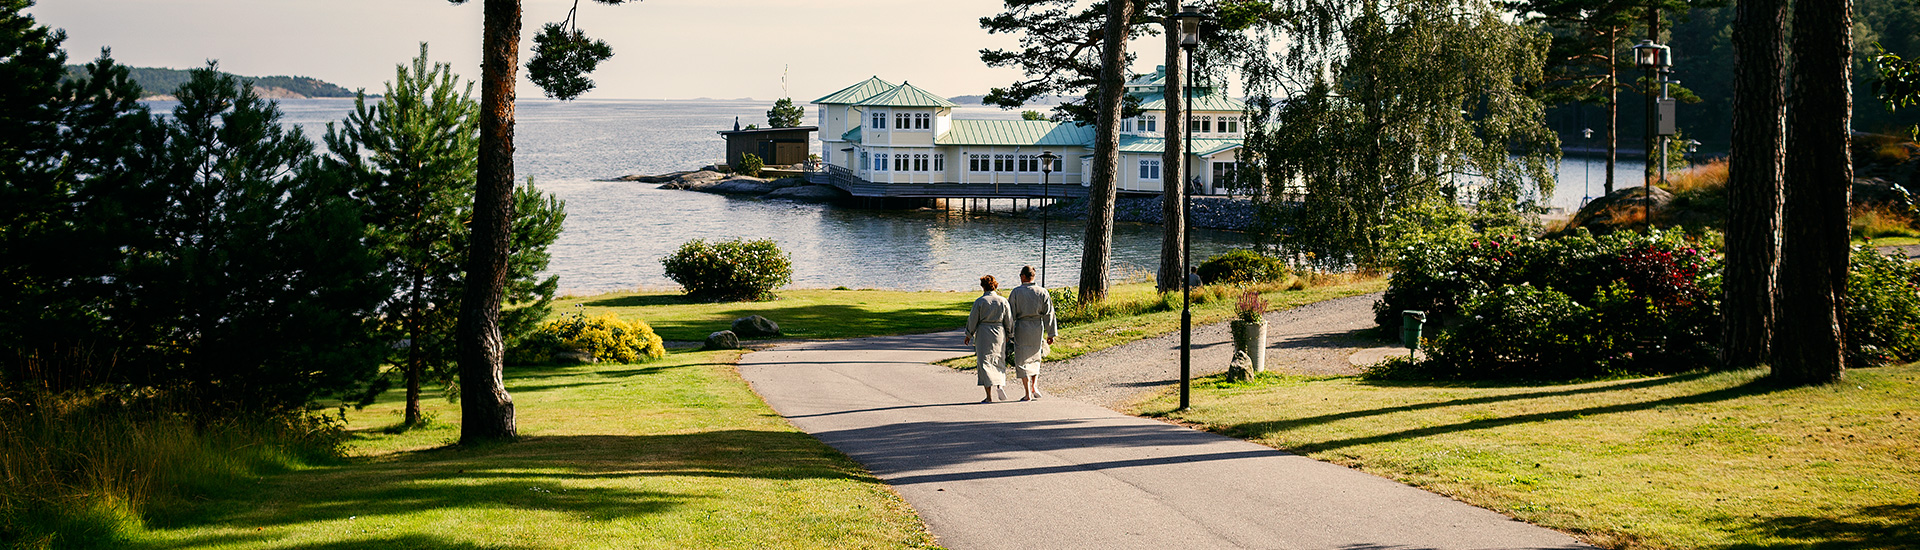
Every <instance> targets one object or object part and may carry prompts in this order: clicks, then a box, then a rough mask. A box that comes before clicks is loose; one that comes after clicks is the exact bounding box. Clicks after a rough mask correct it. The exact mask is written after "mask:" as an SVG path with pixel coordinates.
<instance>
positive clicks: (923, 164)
mask: <svg viewBox="0 0 1920 550" xmlns="http://www.w3.org/2000/svg"><path fill="white" fill-rule="evenodd" d="M889 160H891V161H892V162H888V161H889ZM869 162H871V163H872V164H868V163H869ZM860 164H862V165H867V166H872V167H873V170H874V171H877V172H885V171H887V170H888V167H889V166H891V167H892V170H893V171H895V172H927V171H929V167H931V171H933V172H943V171H946V169H947V154H946V153H934V154H932V155H928V154H926V153H916V154H909V153H891V154H889V153H871V154H869V153H864V152H863V153H860Z"/></svg>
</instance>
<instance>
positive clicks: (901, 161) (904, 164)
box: [893, 153, 913, 172]
mask: <svg viewBox="0 0 1920 550" xmlns="http://www.w3.org/2000/svg"><path fill="white" fill-rule="evenodd" d="M912 163H913V158H912V157H909V156H907V155H906V154H905V153H901V154H898V155H894V156H893V171H895V172H905V171H907V170H909V169H912V168H913V166H911V165H912Z"/></svg>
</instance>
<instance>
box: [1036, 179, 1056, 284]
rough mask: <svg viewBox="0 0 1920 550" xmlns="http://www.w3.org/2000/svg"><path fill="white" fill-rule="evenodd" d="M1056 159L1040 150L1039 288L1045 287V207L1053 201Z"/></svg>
mask: <svg viewBox="0 0 1920 550" xmlns="http://www.w3.org/2000/svg"><path fill="white" fill-rule="evenodd" d="M1056 160H1060V155H1056V154H1053V151H1041V152H1040V197H1041V200H1040V202H1041V204H1040V208H1041V210H1040V288H1047V211H1046V210H1045V209H1046V207H1047V205H1048V204H1051V203H1052V201H1053V187H1052V186H1051V183H1052V177H1053V161H1056Z"/></svg>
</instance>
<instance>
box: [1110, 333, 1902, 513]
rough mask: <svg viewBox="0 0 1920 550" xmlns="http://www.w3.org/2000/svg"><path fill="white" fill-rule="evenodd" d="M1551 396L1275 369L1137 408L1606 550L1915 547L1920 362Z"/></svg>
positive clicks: (1728, 375) (1626, 384)
mask: <svg viewBox="0 0 1920 550" xmlns="http://www.w3.org/2000/svg"><path fill="white" fill-rule="evenodd" d="M1761 374H1762V372H1761V371H1742V372H1725V373H1715V374H1689V375H1681V376H1670V377H1658V378H1643V379H1633V380H1614V381H1604V382H1593V383H1585V384H1573V385H1563V386H1538V387H1499V386H1476V385H1418V384H1390V383H1370V382H1364V381H1360V380H1358V379H1354V378H1348V377H1334V378H1308V377H1273V378H1268V379H1265V380H1259V381H1255V382H1250V383H1240V384H1231V383H1221V382H1220V381H1218V380H1217V379H1216V380H1212V381H1211V383H1210V384H1204V385H1200V386H1199V387H1197V389H1196V395H1195V397H1194V399H1193V402H1194V403H1195V406H1194V408H1193V409H1192V410H1190V411H1187V412H1177V413H1176V412H1170V411H1171V409H1172V408H1173V406H1174V401H1172V398H1171V397H1169V396H1162V397H1160V398H1157V399H1154V400H1151V401H1147V402H1145V403H1143V404H1141V405H1139V408H1138V410H1137V411H1136V412H1138V413H1141V414H1147V415H1151V416H1161V417H1165V418H1168V419H1173V420H1177V421H1181V422H1188V423H1194V424H1197V425H1199V426H1202V427H1204V428H1206V429H1209V430H1212V431H1216V432H1220V433H1223V434H1227V435H1231V436H1234V437H1242V438H1247V439H1250V440H1253V441H1256V442H1259V443H1263V444H1266V445H1270V446H1273V447H1277V448H1280V449H1286V450H1292V451H1296V452H1300V453H1303V454H1306V455H1307V456H1311V457H1313V458H1316V459H1320V460H1327V461H1332V462H1336V463H1340V464H1344V465H1348V466H1352V467H1356V468H1360V469H1363V470H1366V471H1368V472H1373V473H1375V474H1379V475H1382V476H1386V477H1390V478H1393V479H1397V480H1401V481H1404V482H1407V483H1411V484H1414V485H1417V486H1420V487H1424V488H1427V489H1429V490H1433V491H1436V492H1439V493H1441V494H1446V495H1450V496H1453V497H1455V498H1458V499H1460V500H1464V501H1466V502H1469V503H1473V504H1475V505H1479V506H1483V507H1487V508H1491V509H1494V510H1498V511H1501V512H1504V513H1507V514H1509V515H1512V516H1514V517H1517V518H1520V519H1522V520H1526V521H1529V522H1532V523H1536V524H1539V525H1544V526H1548V527H1553V528H1556V529H1561V530H1566V531H1570V532H1574V533H1577V534H1580V535H1582V536H1583V537H1585V538H1586V539H1587V540H1590V541H1593V542H1596V543H1599V544H1601V545H1603V546H1608V547H1619V548H1914V547H1916V545H1920V542H1917V541H1920V382H1916V380H1917V379H1920V364H1914V365H1907V366H1903V367H1886V368H1878V369H1863V370H1855V371H1850V372H1849V373H1848V374H1847V380H1846V381H1845V382H1844V383H1842V384H1839V385H1835V386H1831V387H1818V388H1799V389H1789V390H1775V389H1772V388H1769V387H1766V386H1764V385H1761V384H1759V383H1757V382H1756V381H1757V380H1758V379H1759V377H1760V375H1761Z"/></svg>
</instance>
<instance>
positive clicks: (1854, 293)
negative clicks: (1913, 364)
mask: <svg viewBox="0 0 1920 550" xmlns="http://www.w3.org/2000/svg"><path fill="white" fill-rule="evenodd" d="M1852 263H1853V270H1852V272H1851V273H1849V274H1848V275H1847V304H1846V308H1847V309H1846V313H1847V322H1846V327H1847V334H1846V338H1847V356H1848V357H1847V359H1848V362H1850V363H1853V364H1856V365H1884V364H1888V363H1894V362H1906V361H1914V360H1920V262H1913V261H1908V260H1902V259H1898V258H1892V257H1889V256H1886V255H1884V254H1881V253H1879V252H1875V251H1874V250H1872V249H1870V248H1858V249H1855V250H1854V251H1853V262H1852Z"/></svg>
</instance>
